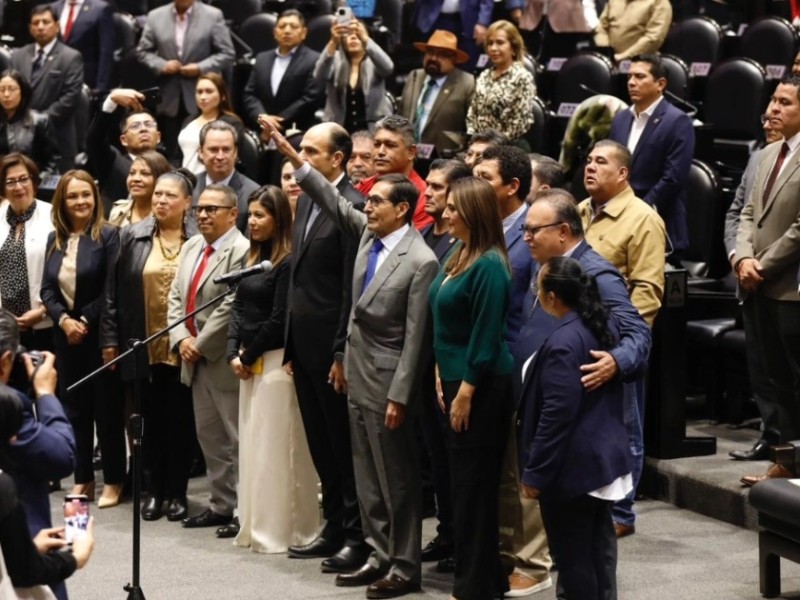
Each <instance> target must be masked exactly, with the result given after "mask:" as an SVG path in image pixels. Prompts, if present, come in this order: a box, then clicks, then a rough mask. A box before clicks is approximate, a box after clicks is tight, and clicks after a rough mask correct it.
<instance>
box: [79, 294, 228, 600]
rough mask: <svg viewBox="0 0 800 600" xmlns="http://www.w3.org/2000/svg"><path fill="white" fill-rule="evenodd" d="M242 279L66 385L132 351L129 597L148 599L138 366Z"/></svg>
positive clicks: (135, 599) (113, 363)
mask: <svg viewBox="0 0 800 600" xmlns="http://www.w3.org/2000/svg"><path fill="white" fill-rule="evenodd" d="M239 281H241V279H235V280H233V281H230V282H228V288H227V289H226V290H225V291H224V292H222V293H221V294H219V295H218V296H215V297H214V298H212V299H211V300H209V301H208V302H206V303H205V304H203V305H202V306H200V307H198V308H196V309H195V310H193V311H192V312H190V313H187V314H185V315H184V316H182V317H181V318H180V319H178V320H177V321H175V322H174V323H168V324H167V326H166V327H164V329H162V330H161V331H157V332H156V333H154V334H153V335H151V336H150V337H149V338H147V339H145V340H136V339H133V340H130V341H129V342H128V345H129V346H130V348H129V349H128V350H126V351H125V352H124V353H122V354H120V355H119V356H118V357H117V358H115V359H114V360H112V361H110V362H108V363H106V364H104V365H103V366H101V367H100V368H98V369H95V370H94V371H92V372H91V373H89V374H88V375H86V377H84V378H83V379H80V380H79V381H76V382H75V383H73V384H72V385H71V386H69V387H68V388H67V391H68V392H71V391H72V390H74V389H75V388H77V387H78V386H80V385H83V384H84V383H86V382H87V381H90V380H92V379H94V378H95V377H96V376H98V375H99V374H100V373H102V372H103V371H105V370H107V369H110V368H111V367H112V365H116V364H117V363H118V362H121V361H122V360H124V359H125V358H127V357H128V356H130V355H133V413H132V414H131V417H130V420H129V422H128V427H129V433H130V436H131V438H132V439H133V448H131V456H132V458H133V466H132V468H133V560H132V563H133V565H132V566H133V576H132V578H131V583H128V584H126V585H125V586H123V589H124V590H125V591H126V592H128V600H145V597H144V592H143V591H142V588H141V586H140V585H139V567H140V556H141V529H140V527H141V511H142V507H141V495H142V432H143V430H144V419H142V414H141V412H142V388H141V381H140V380H139V374H138V368H139V359H140V358H141V356H142V353H143V352H144V350H145V349H146V348H147V346H149V345H150V343H151V342H153V341H154V340H157V339H158V338H160V337H162V336H163V335H165V334H167V333H169V332H170V331H171V330H172V329H174V328H175V327H177V326H178V325H180V324H181V323H183V322H184V321H186V320H188V319H190V318H192V317H193V316H195V315H196V314H197V313H199V312H200V311H202V310H205V309H206V308H208V307H209V306H213V305H214V304H216V303H218V302H219V301H220V300H222V299H223V298H225V296H227V295H228V294H232V293H233V292H235V291H236V287H237V286H238V285H239Z"/></svg>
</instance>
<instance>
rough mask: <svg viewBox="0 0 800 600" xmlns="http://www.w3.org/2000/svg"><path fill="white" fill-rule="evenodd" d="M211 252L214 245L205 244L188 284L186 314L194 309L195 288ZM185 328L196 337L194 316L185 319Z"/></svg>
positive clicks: (212, 252)
mask: <svg viewBox="0 0 800 600" xmlns="http://www.w3.org/2000/svg"><path fill="white" fill-rule="evenodd" d="M212 254H214V246H206V248H205V251H204V252H203V259H202V260H201V261H200V264H199V265H198V267H197V270H196V271H195V272H194V277H192V282H191V284H190V285H189V295H188V296H187V297H186V314H187V315H188V314H189V313H190V312H192V311H193V310H194V309H195V302H196V301H197V288H198V287H200V279H201V278H202V277H203V271H205V270H206V265H208V259H209V258H210V257H211V255H212ZM186 328H187V329H188V330H189V332H190V333H191V334H192V335H193V336H194V337H197V326H196V325H195V322H194V317H191V318H190V319H188V320H187V321H186Z"/></svg>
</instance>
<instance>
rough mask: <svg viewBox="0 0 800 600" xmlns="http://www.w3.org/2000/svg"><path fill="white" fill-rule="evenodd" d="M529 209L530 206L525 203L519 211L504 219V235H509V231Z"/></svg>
mask: <svg viewBox="0 0 800 600" xmlns="http://www.w3.org/2000/svg"><path fill="white" fill-rule="evenodd" d="M527 209H528V204H527V203H526V202H523V203H522V204H521V205H520V207H519V208H518V209H517V210H515V211H514V212H513V213H511V214H510V215H508V216H507V217H506V218H505V219H503V233H508V230H509V229H511V228H512V227H513V226H514V223H516V222H517V220H518V219H519V218H520V217H521V216H522V215H523V214H525V211H526V210H527Z"/></svg>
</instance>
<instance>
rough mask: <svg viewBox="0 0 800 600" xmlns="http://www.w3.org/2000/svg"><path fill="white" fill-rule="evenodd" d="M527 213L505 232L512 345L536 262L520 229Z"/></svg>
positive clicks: (517, 334)
mask: <svg viewBox="0 0 800 600" xmlns="http://www.w3.org/2000/svg"><path fill="white" fill-rule="evenodd" d="M526 213H527V211H525V212H523V213H522V215H521V216H520V217H519V219H517V222H516V223H514V224H513V225H512V226H511V228H510V229H509V230H508V231H507V232H506V234H505V238H506V248H507V249H508V259H509V261H510V263H511V298H510V300H509V304H508V319H507V321H506V323H507V326H506V341H507V342H508V343H509V344H510V345H512V346H513V345H514V342H515V341H516V339H517V336H519V331H520V329H521V328H522V323H523V322H524V318H523V315H522V304H523V303H524V302H525V294H527V293H528V290H529V289H530V285H531V275H532V273H533V264H534V263H533V258H531V249H530V248H528V244H526V243H525V242H524V241H523V239H522V231H521V230H520V225H523V224H524V223H525V215H526Z"/></svg>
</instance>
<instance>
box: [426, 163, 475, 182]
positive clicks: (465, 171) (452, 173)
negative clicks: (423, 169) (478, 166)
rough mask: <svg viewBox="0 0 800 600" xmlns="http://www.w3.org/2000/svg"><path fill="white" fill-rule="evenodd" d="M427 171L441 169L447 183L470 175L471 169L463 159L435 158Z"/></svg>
mask: <svg viewBox="0 0 800 600" xmlns="http://www.w3.org/2000/svg"><path fill="white" fill-rule="evenodd" d="M428 171H429V172H430V171H443V172H444V177H445V179H446V180H447V185H450V184H451V183H453V182H454V181H458V180H459V179H464V178H465V177H471V176H472V169H470V168H469V166H468V165H467V163H465V162H464V161H463V160H458V159H456V158H437V159H436V160H434V161H433V162H432V163H431V166H430V169H428Z"/></svg>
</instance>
